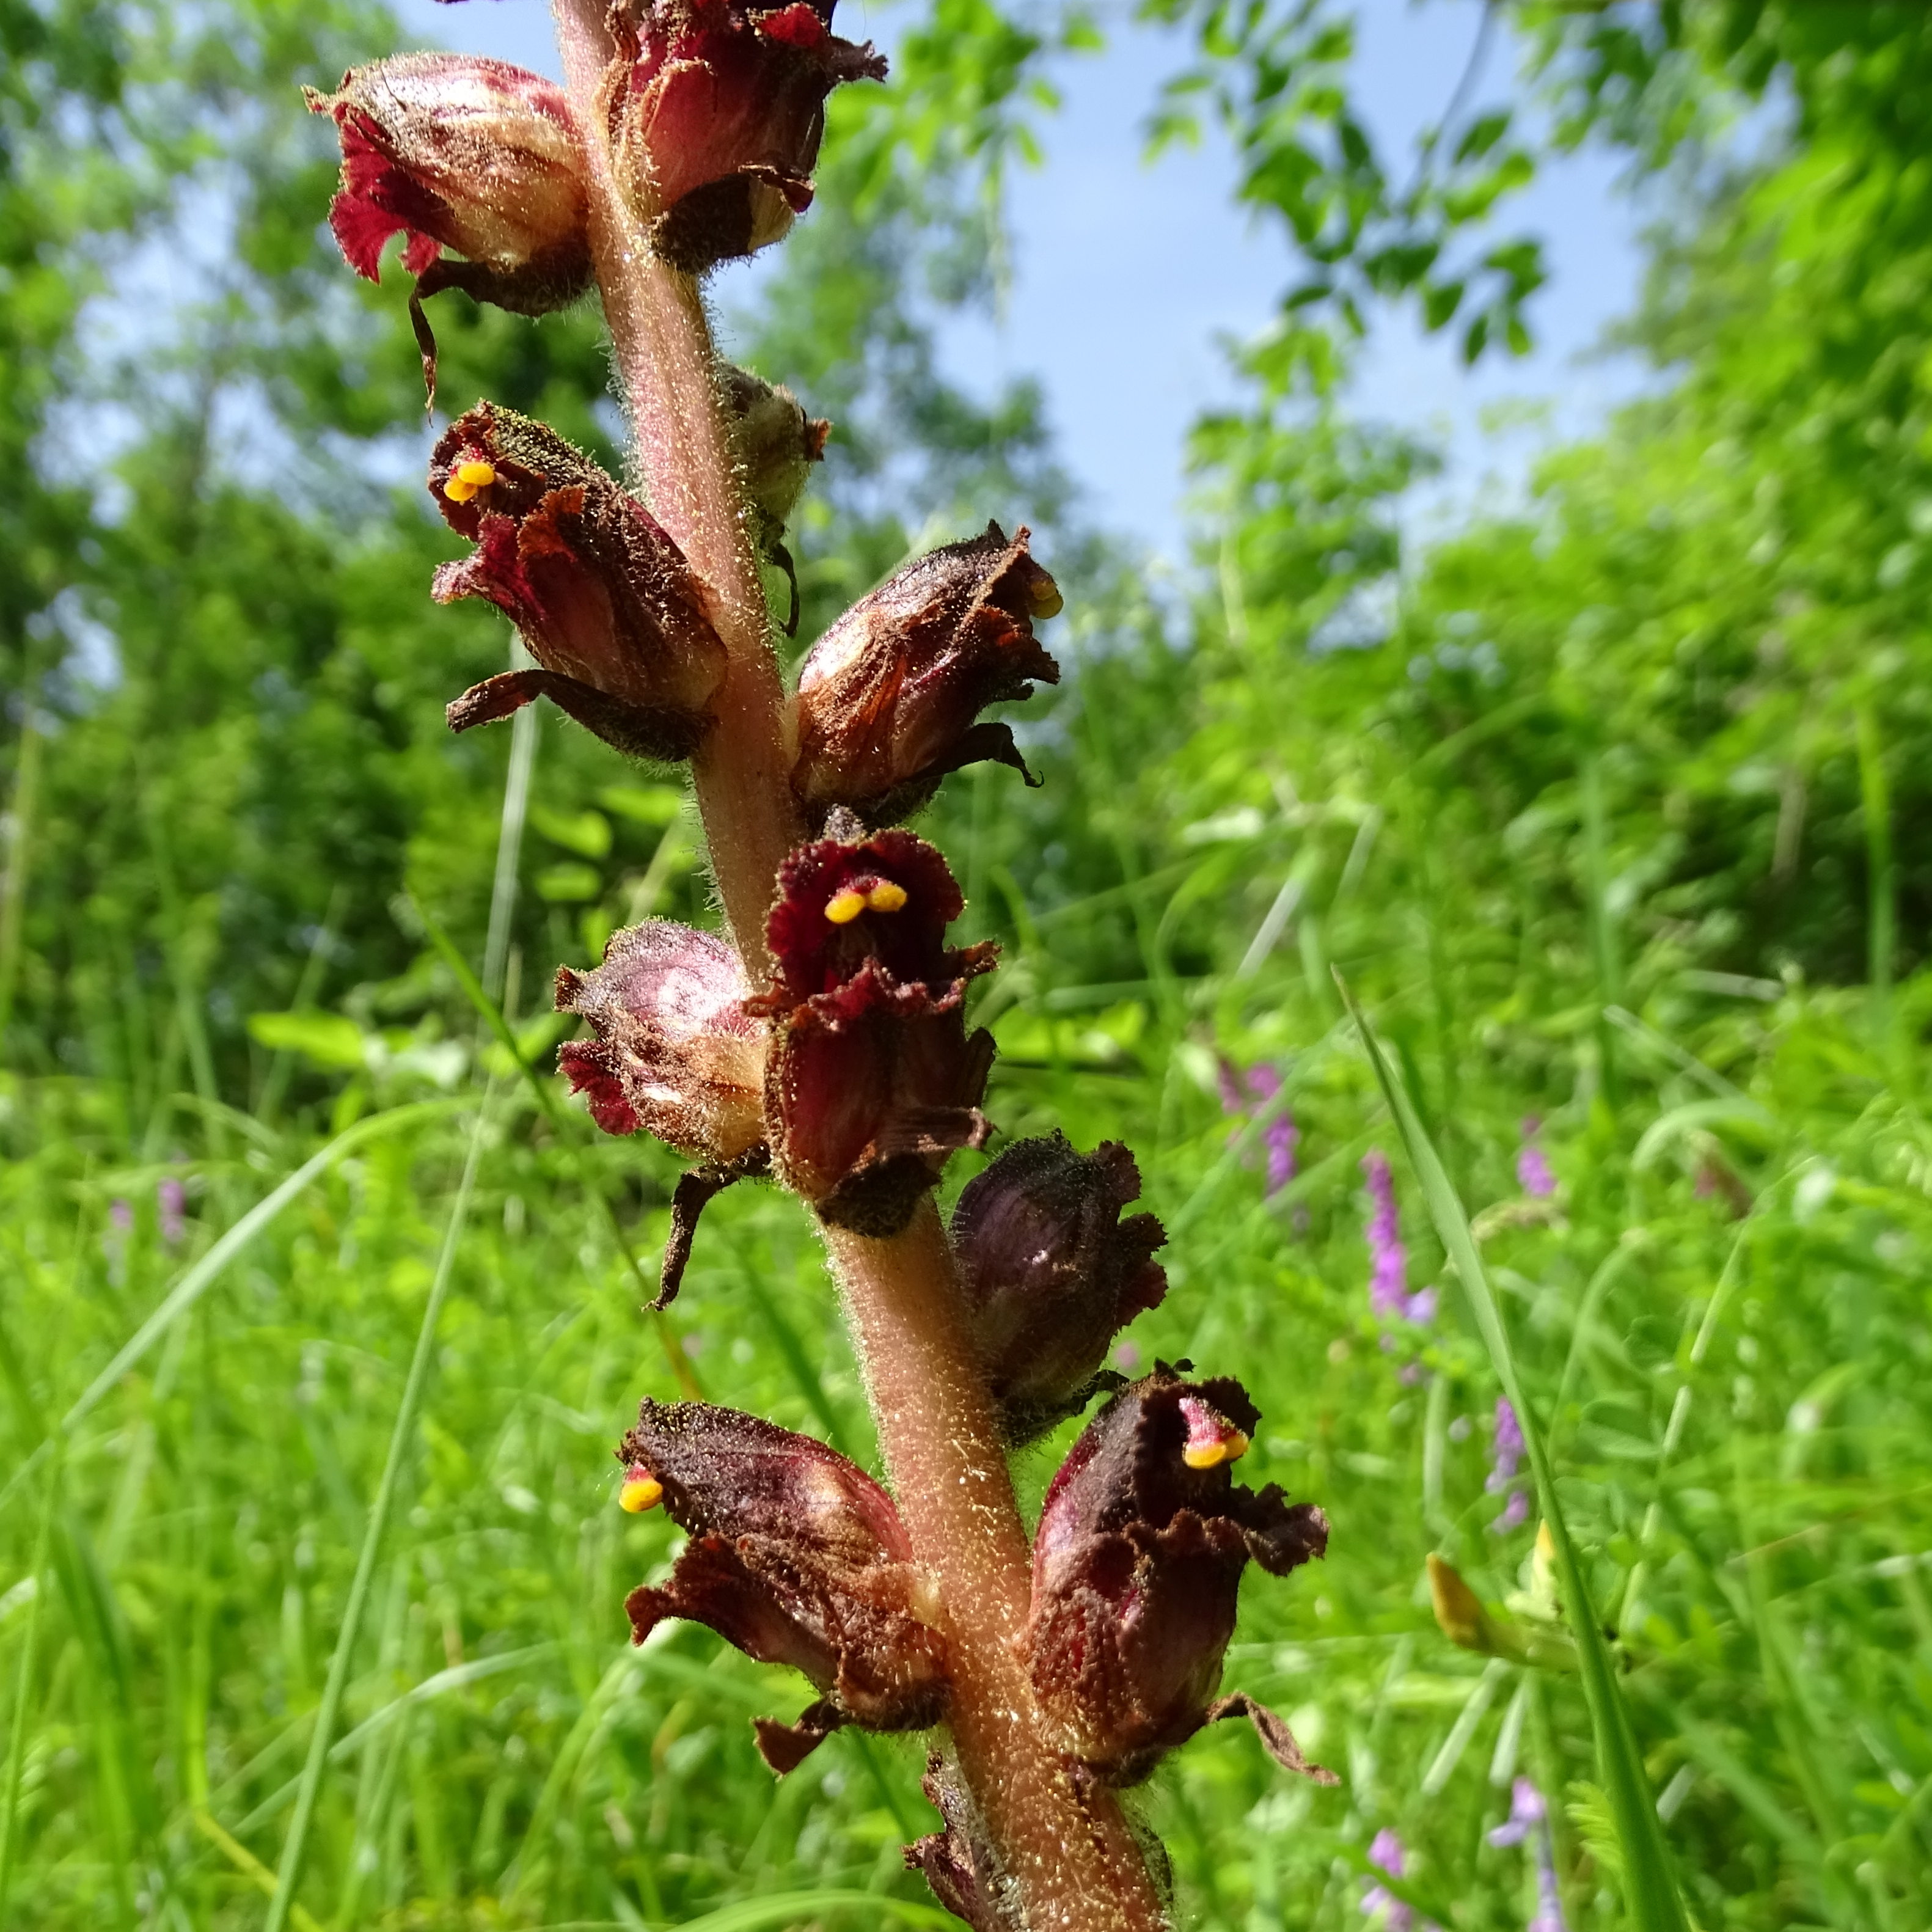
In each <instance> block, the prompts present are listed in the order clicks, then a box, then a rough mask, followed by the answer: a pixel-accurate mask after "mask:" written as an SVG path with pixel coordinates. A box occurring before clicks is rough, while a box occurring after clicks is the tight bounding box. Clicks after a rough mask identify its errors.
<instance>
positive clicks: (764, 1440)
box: [617, 1400, 948, 1772]
mask: <svg viewBox="0 0 1932 1932" xmlns="http://www.w3.org/2000/svg"><path fill="white" fill-rule="evenodd" d="M617 1453H618V1457H619V1460H620V1461H621V1462H622V1464H623V1465H624V1469H625V1475H624V1483H623V1487H622V1491H621V1492H620V1494H619V1501H620V1502H621V1503H622V1505H623V1507H624V1508H625V1509H626V1510H628V1511H631V1512H632V1513H633V1514H636V1513H638V1512H640V1511H645V1510H649V1509H652V1508H655V1507H657V1505H659V1504H660V1503H661V1504H662V1505H663V1506H664V1509H665V1510H666V1511H667V1512H668V1513H669V1514H670V1518H671V1520H672V1521H673V1522H674V1523H676V1524H677V1526H678V1527H679V1529H684V1530H686V1531H688V1532H689V1533H690V1540H689V1541H688V1542H687V1543H686V1544H685V1547H684V1549H683V1550H682V1553H681V1554H680V1555H679V1557H678V1559H677V1562H676V1565H675V1566H674V1567H673V1569H672V1571H671V1574H670V1577H668V1578H667V1580H666V1581H665V1582H664V1583H663V1584H662V1585H661V1586H652V1585H648V1584H646V1585H643V1586H640V1588H638V1589H635V1590H634V1591H632V1592H631V1595H630V1596H629V1597H628V1598H627V1599H626V1600H625V1610H627V1611H628V1613H629V1615H630V1619H631V1632H632V1635H633V1637H634V1640H635V1641H636V1642H637V1643H643V1641H644V1640H645V1638H646V1637H648V1636H649V1634H650V1633H651V1631H652V1630H653V1629H654V1628H655V1627H656V1626H657V1625H658V1623H659V1622H661V1621H662V1620H663V1619H664V1618H666V1617H685V1618H688V1619H691V1621H693V1622H697V1623H701V1624H705V1625H709V1628H711V1629H712V1630H714V1631H716V1632H717V1633H718V1635H719V1636H720V1637H723V1638H724V1640H726V1641H727V1643H731V1644H733V1645H735V1646H736V1647H737V1648H738V1649H740V1650H742V1652H745V1655H747V1656H748V1657H751V1658H755V1659H756V1660H757V1661H758V1662H760V1663H761V1664H789V1665H790V1666H791V1667H793V1669H795V1670H799V1671H802V1673H804V1675H805V1676H806V1677H807V1678H808V1679H810V1680H811V1683H812V1684H813V1685H814V1687H815V1688H817V1690H818V1691H819V1692H820V1699H819V1701H818V1702H817V1703H815V1704H814V1705H811V1706H809V1707H808V1709H806V1710H805V1712H804V1713H803V1714H802V1715H801V1716H800V1717H799V1719H798V1721H797V1722H796V1724H779V1723H778V1722H776V1721H774V1720H772V1719H769V1718H760V1719H759V1720H758V1721H757V1724H756V1726H755V1727H754V1728H755V1730H756V1733H757V1742H758V1748H759V1750H760V1751H761V1752H762V1753H763V1755H764V1757H765V1760H766V1763H769V1765H770V1766H771V1767H772V1769H773V1770H774V1771H775V1772H786V1771H789V1770H790V1769H792V1768H793V1766H795V1765H796V1764H798V1763H799V1762H800V1761H801V1760H802V1759H803V1758H804V1757H805V1756H806V1755H807V1754H808V1753H809V1752H811V1751H813V1750H814V1748H816V1747H817V1745H819V1743H820V1742H821V1741H822V1740H823V1739H824V1738H826V1736H829V1734H830V1733H832V1731H834V1730H837V1729H838V1727H839V1726H841V1724H858V1725H861V1726H862V1727H865V1729H867V1730H877V1731H901V1730H925V1729H926V1728H927V1727H929V1725H932V1724H936V1723H938V1721H939V1719H940V1718H941V1716H942V1715H944V1711H945V1707H946V1700H947V1690H948V1679H947V1662H946V1656H947V1653H946V1640H945V1638H944V1635H943V1634H941V1630H940V1628H939V1604H938V1590H937V1588H936V1586H935V1584H934V1583H933V1582H932V1579H931V1578H930V1577H929V1576H928V1575H927V1574H926V1572H925V1571H923V1570H922V1569H920V1568H919V1567H918V1566H917V1565H916V1564H915V1563H914V1562H913V1557H912V1547H911V1544H910V1541H909V1539H908V1538H907V1535H906V1532H905V1529H904V1525H902V1524H901V1522H900V1521H899V1517H898V1511H897V1510H895V1508H893V1506H892V1499H891V1498H890V1497H889V1496H887V1495H886V1493H885V1491H884V1490H882V1489H881V1488H880V1487H879V1485H878V1484H877V1483H875V1482H874V1481H872V1479H871V1477H869V1476H868V1475H866V1474H865V1472H864V1471H863V1470H862V1469H859V1467H858V1466H857V1465H856V1464H855V1463H850V1462H848V1461H847V1460H846V1459H845V1458H844V1457H843V1456H841V1455H839V1454H837V1453H836V1452H835V1451H832V1450H831V1449H829V1448H826V1446H825V1445H824V1444H823V1443H822V1442H814V1441H813V1440H812V1439H811V1437H809V1436H799V1435H796V1434H795V1433H793V1432H792V1431H791V1430H787V1429H780V1428H778V1427H776V1426H775V1424H772V1423H769V1422H765V1421H760V1419H759V1418H757V1417H756V1416H753V1415H742V1414H740V1413H739V1412H738V1411H736V1410H735V1409H719V1408H716V1407H715V1406H712V1404H710V1403H668V1404H667V1403H656V1402H652V1401H649V1400H646V1401H645V1402H644V1403H643V1405H642V1406H641V1407H640V1410H639V1412H638V1417H637V1427H635V1428H634V1429H633V1430H631V1433H629V1434H628V1436H625V1439H624V1440H623V1442H622V1445H620V1446H619V1449H618V1452H617Z"/></svg>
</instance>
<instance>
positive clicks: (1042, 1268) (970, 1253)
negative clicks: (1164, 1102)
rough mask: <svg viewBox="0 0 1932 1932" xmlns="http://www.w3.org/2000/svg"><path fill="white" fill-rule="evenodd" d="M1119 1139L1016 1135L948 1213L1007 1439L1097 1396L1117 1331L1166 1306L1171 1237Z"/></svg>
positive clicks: (1032, 1431)
mask: <svg viewBox="0 0 1932 1932" xmlns="http://www.w3.org/2000/svg"><path fill="white" fill-rule="evenodd" d="M1140 1191H1141V1176H1140V1169H1139V1168H1138V1167H1136V1166H1135V1164H1134V1157H1133V1155H1132V1154H1130V1153H1129V1152H1128V1151H1127V1149H1126V1148H1124V1147H1123V1146H1122V1145H1121V1143H1120V1142H1118V1141H1103V1142H1102V1143H1101V1144H1100V1146H1099V1147H1097V1148H1095V1149H1094V1151H1093V1152H1092V1153H1091V1154H1078V1153H1076V1152H1075V1151H1074V1149H1073V1146H1072V1145H1071V1143H1070V1142H1069V1141H1068V1140H1067V1137H1066V1136H1065V1135H1064V1134H1061V1133H1053V1134H1052V1135H1049V1136H1048V1137H1047V1138H1046V1139H1043V1140H1028V1141H1016V1142H1014V1143H1013V1145H1012V1146H1011V1147H1010V1148H1007V1150H1006V1151H1005V1152H1004V1153H1003V1154H1001V1156H1000V1157H999V1159H998V1160H996V1161H995V1162H994V1163H993V1164H992V1166H990V1167H989V1168H988V1169H986V1172H984V1173H983V1174H982V1175H979V1176H978V1177H977V1178H975V1179H974V1180H972V1181H968V1183H967V1184H966V1187H965V1190H964V1191H963V1192H962V1193H961V1195H960V1196H959V1205H958V1207H956V1208H955V1209H954V1210H953V1248H954V1250H955V1252H956V1253H957V1255H958V1256H959V1277H960V1285H961V1287H962V1289H963V1290H964V1292H965V1298H966V1305H967V1310H968V1319H969V1322H971V1328H972V1334H973V1340H974V1344H975V1346H977V1349H978V1350H979V1353H980V1361H982V1362H983V1364H985V1366H986V1379H987V1384H988V1386H989V1388H990V1389H991V1390H992V1394H993V1397H994V1399H995V1401H997V1402H998V1404H999V1409H1000V1420H1001V1425H1002V1427H1004V1430H1005V1432H1006V1434H1007V1438H1008V1439H1009V1440H1010V1441H1011V1442H1016V1443H1017V1442H1031V1440H1032V1439H1034V1437H1035V1436H1040V1435H1043V1434H1044V1433H1046V1430H1049V1429H1051V1428H1052V1427H1053V1425H1054V1424H1055V1423H1056V1422H1058V1421H1060V1420H1061V1418H1062V1417H1064V1416H1067V1415H1072V1414H1073V1413H1074V1412H1075V1411H1076V1409H1079V1408H1081V1407H1082V1406H1084V1405H1085V1403H1086V1402H1087V1400H1088V1398H1089V1397H1090V1396H1091V1394H1093V1392H1094V1388H1095V1386H1096V1382H1097V1378H1098V1376H1099V1373H1100V1364H1102V1363H1103V1361H1105V1360H1106V1355H1107V1350H1108V1349H1109V1346H1110V1345H1111V1344H1112V1341H1113V1339H1114V1337H1115V1335H1116V1334H1118V1333H1119V1332H1120V1331H1121V1329H1122V1328H1125V1327H1126V1325H1127V1324H1128V1323H1129V1322H1131V1321H1132V1320H1133V1319H1134V1317H1135V1316H1136V1315H1139V1313H1142V1311H1143V1310H1146V1309H1150V1308H1156V1307H1159V1306H1160V1298H1161V1297H1162V1296H1163V1295H1164V1294H1166V1292H1167V1275H1166V1271H1165V1270H1163V1268H1162V1267H1161V1266H1160V1263H1159V1262H1156V1261H1155V1260H1154V1259H1152V1257H1153V1254H1154V1250H1155V1249H1156V1248H1157V1247H1160V1245H1161V1244H1162V1243H1163V1241H1165V1240H1166V1232H1165V1231H1164V1230H1163V1229H1162V1227H1161V1225H1160V1222H1159V1221H1158V1220H1156V1219H1155V1218H1154V1216H1153V1215H1151V1214H1133V1215H1130V1216H1129V1217H1127V1220H1121V1209H1122V1208H1124V1207H1125V1206H1126V1205H1127V1203H1128V1202H1130V1201H1132V1200H1134V1199H1136V1198H1137V1197H1138V1196H1139V1193H1140Z"/></svg>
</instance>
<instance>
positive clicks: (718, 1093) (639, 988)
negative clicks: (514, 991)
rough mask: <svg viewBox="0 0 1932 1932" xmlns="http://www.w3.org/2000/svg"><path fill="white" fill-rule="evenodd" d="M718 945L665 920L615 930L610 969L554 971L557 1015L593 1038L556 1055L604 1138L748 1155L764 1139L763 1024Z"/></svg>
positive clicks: (729, 1156)
mask: <svg viewBox="0 0 1932 1932" xmlns="http://www.w3.org/2000/svg"><path fill="white" fill-rule="evenodd" d="M750 990H751V989H750V988H749V987H748V986H747V985H746V983H745V969H744V967H743V966H742V965H741V964H740V963H739V959H738V956H737V954H736V953H735V952H733V950H732V949H731V948H730V947H729V946H728V945H727V944H725V943H724V941H723V940H721V939H719V938H715V936H714V935H712V934H710V933H708V932H696V931H694V930H693V929H692V928H691V927H690V926H679V925H676V924H675V923H674V922H673V921H671V920H670V919H647V920H646V922H644V923H643V925H642V926H628V927H626V928H625V929H624V930H623V931H622V932H616V933H613V934H612V935H611V937H610V944H609V945H608V946H607V947H605V948H604V963H603V965H601V966H599V967H598V968H595V970H594V971H591V972H589V973H574V972H572V971H571V969H570V968H568V966H565V967H561V968H559V969H558V972H557V976H556V1010H557V1011H558V1012H559V1013H575V1014H577V1015H578V1016H580V1017H581V1018H582V1019H586V1020H588V1021H589V1022H590V1026H591V1030H592V1032H593V1033H595V1035H596V1036H597V1037H596V1038H595V1040H574V1041H571V1042H570V1043H568V1044H567V1045H566V1046H564V1047H563V1048H562V1049H560V1051H559V1053H558V1055H557V1061H558V1064H559V1066H560V1067H562V1070H563V1072H564V1073H565V1075H566V1076H568V1079H569V1081H570V1085H571V1091H572V1092H573V1093H580V1094H585V1095H586V1096H587V1097H588V1099H589V1104H590V1117H591V1118H592V1120H594V1121H595V1122H596V1123H597V1124H598V1126H599V1127H601V1128H602V1129H603V1130H604V1132H605V1133H607V1134H634V1133H637V1132H638V1131H639V1130H640V1129H642V1130H646V1131H647V1132H649V1133H653V1134H655V1135H656V1136H657V1137H658V1139H659V1140H661V1141H666V1142H669V1143H670V1145H671V1146H673V1147H674V1148H677V1149H678V1151H679V1152H680V1153H682V1154H700V1155H702V1156H703V1157H704V1158H705V1159H706V1160H711V1161H717V1162H720V1163H725V1162H730V1161H734V1160H739V1159H741V1158H742V1157H743V1156H744V1155H745V1154H748V1153H749V1152H750V1151H751V1149H752V1148H754V1147H756V1146H757V1145H758V1143H759V1142H760V1141H762V1140H763V1138H764V1115H763V1096H764V1079H765V1066H764V1062H765V1029H764V1028H763V1025H762V1024H760V1022H758V1021H757V1020H756V1019H753V1018H752V1016H751V1015H750V1014H749V1013H747V1012H746V1011H745V998H746V997H747V995H748V993H749V992H750Z"/></svg>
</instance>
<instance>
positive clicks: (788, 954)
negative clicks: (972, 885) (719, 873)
mask: <svg viewBox="0 0 1932 1932" xmlns="http://www.w3.org/2000/svg"><path fill="white" fill-rule="evenodd" d="M838 829H840V830H841V831H844V830H845V829H848V828H847V827H844V826H840V827H839V828H838ZM849 829H852V830H855V831H858V832H859V833H860V835H859V836H858V837H856V838H845V837H832V838H821V839H819V840H817V841H814V843H812V844H808V845H804V846H801V847H799V849H798V850H796V852H794V853H793V854H792V855H791V856H790V858H789V859H787V861H786V862H785V863H784V866H783V868H781V870H780V871H779V874H778V901H777V903H776V904H775V906H774V907H772V913H771V917H770V919H769V922H767V924H766V941H767V943H768V944H769V946H770V948H771V951H772V959H773V960H774V962H775V966H776V978H775V983H774V984H773V986H772V988H771V989H770V990H769V991H768V992H765V993H763V994H760V995H758V996H757V998H755V999H754V1001H752V1003H751V1005H752V1010H754V1012H763V1013H770V1014H772V1016H774V1019H775V1025H774V1027H773V1038H772V1052H771V1056H770V1058H769V1060H768V1061H766V1079H765V1115H766V1121H767V1122H768V1123H769V1125H770V1127H771V1129H772V1157H773V1162H774V1165H775V1167H776V1169H777V1171H778V1175H779V1178H781V1180H782V1181H784V1183H785V1184H786V1185H787V1186H788V1187H790V1188H792V1189H793V1190H794V1191H795V1192H796V1193H799V1194H802V1195H803V1196H804V1197H805V1199H807V1200H808V1201H810V1202H812V1203H813V1204H814V1206H815V1207H816V1208H817V1210H818V1211H819V1213H820V1214H821V1215H822V1216H823V1217H824V1218H825V1219H826V1220H828V1221H829V1222H831V1223H833V1224H834V1225H835V1226H839V1227H844V1228H850V1229H853V1230H855V1231H856V1232H859V1233H860V1234H865V1235H890V1234H894V1233H896V1232H898V1230H899V1229H901V1228H902V1227H904V1225H905V1224H906V1223H907V1220H910V1217H911V1215H912V1211H913V1207H914V1205H916V1202H917V1201H918V1199H919V1196H921V1195H922V1194H923V1193H925V1192H926V1190H927V1189H929V1187H932V1185H933V1184H934V1182H935V1181H937V1180H938V1178H939V1174H940V1171H941V1169H942V1168H943V1167H944V1166H945V1164H946V1160H947V1156H948V1155H949V1154H951V1153H952V1152H953V1150H954V1149H955V1148H962V1147H977V1146H979V1145H981V1144H982V1143H983V1142H984V1140H985V1139H986V1136H987V1134H988V1133H989V1132H990V1131H991V1127H990V1124H989V1122H988V1121H987V1120H986V1117H985V1115H983V1114H982V1113H981V1112H980V1100H981V1098H982V1097H983V1095H984V1094H985V1091H986V1074H987V1070H988V1069H989V1067H991V1066H992V1058H993V1043H992V1036H991V1035H990V1034H987V1033H986V1032H985V1031H980V1032H977V1033H975V1034H972V1035H971V1036H970V1037H969V1036H968V1034H967V1031H966V1025H965V1018H964V1013H963V1008H964V1005H965V997H966V983H967V981H968V980H969V979H971V977H973V976H974V974H978V973H983V972H986V971H988V970H989V969H990V968H991V967H992V964H993V953H994V950H995V949H994V948H993V947H991V946H976V947H967V948H965V949H963V950H953V949H950V948H949V947H947V944H946V943H945V930H946V927H947V925H948V923H949V922H950V921H951V920H953V919H956V918H957V917H958V916H959V913H960V911H961V910H962V906H963V904H964V901H962V899H961V898H960V895H959V887H958V886H956V884H955V883H953V875H952V874H951V873H950V872H949V871H947V869H946V862H945V861H944V859H941V857H940V856H939V854H938V853H937V852H935V850H933V849H932V847H931V846H930V845H928V844H926V843H925V841H923V840H922V839H919V838H914V837H913V835H911V834H910V832H880V833H878V834H877V835H875V836H874V837H871V838H865V837H864V836H863V835H862V828H859V827H857V826H852V827H850V828H849Z"/></svg>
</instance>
